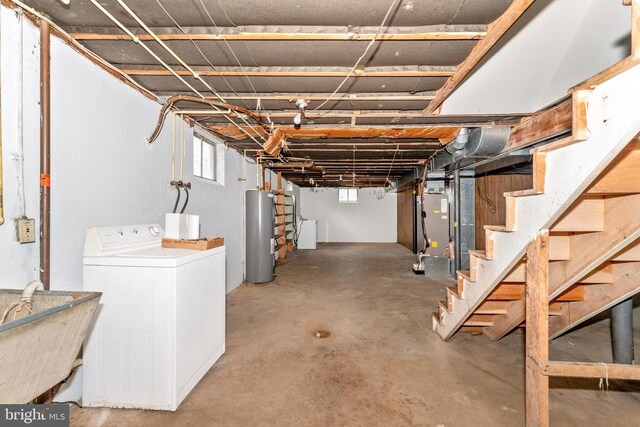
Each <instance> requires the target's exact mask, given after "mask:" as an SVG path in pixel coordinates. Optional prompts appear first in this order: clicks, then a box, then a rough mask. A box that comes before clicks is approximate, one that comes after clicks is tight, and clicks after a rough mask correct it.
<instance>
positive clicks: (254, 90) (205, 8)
mask: <svg viewBox="0 0 640 427" xmlns="http://www.w3.org/2000/svg"><path fill="white" fill-rule="evenodd" d="M200 4H201V5H202V8H203V9H204V11H205V13H206V14H207V16H208V17H209V20H210V21H211V23H212V24H213V26H214V27H216V29H217V30H219V29H220V28H219V27H218V25H217V24H216V21H214V19H213V17H212V16H211V13H209V9H207V6H205V4H204V2H203V1H202V0H200ZM225 15H226V14H225ZM222 40H223V41H224V43H225V44H226V45H227V48H228V49H229V52H231V55H233V57H234V58H235V60H236V62H237V63H238V66H239V67H240V69H241V70H242V72H243V73H244V76H245V78H246V79H247V82H249V85H250V86H251V89H253V93H255V94H256V95H258V91H257V90H256V88H255V86H254V85H253V82H252V81H251V79H250V78H249V75H248V74H247V72H246V70H245V69H244V66H243V65H242V63H240V60H239V59H238V56H237V55H236V53H235V52H234V51H233V49H232V48H231V45H230V44H229V42H228V41H227V39H225V38H223V39H222Z"/></svg>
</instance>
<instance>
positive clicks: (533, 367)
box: [525, 230, 549, 427]
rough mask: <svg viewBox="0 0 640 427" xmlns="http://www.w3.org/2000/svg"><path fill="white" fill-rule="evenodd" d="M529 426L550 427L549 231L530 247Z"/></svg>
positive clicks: (527, 413) (528, 328) (537, 237)
mask: <svg viewBox="0 0 640 427" xmlns="http://www.w3.org/2000/svg"><path fill="white" fill-rule="evenodd" d="M526 286H527V291H526V314H527V317H526V319H527V320H526V322H527V327H526V363H525V372H526V388H525V390H526V391H525V393H526V399H527V403H526V425H527V426H531V427H534V426H535V427H538V426H543V427H544V426H548V425H549V378H548V377H547V376H545V375H544V374H543V373H542V370H541V368H540V364H541V363H546V362H547V361H548V360H549V323H548V316H549V289H548V288H549V230H542V231H540V232H539V233H538V235H537V236H536V239H535V240H534V241H533V242H531V243H530V244H529V246H528V247H527V266H526Z"/></svg>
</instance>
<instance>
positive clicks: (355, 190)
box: [338, 187, 358, 204]
mask: <svg viewBox="0 0 640 427" xmlns="http://www.w3.org/2000/svg"><path fill="white" fill-rule="evenodd" d="M342 191H346V192H347V199H346V200H341V196H340V194H341V192H342ZM352 191H354V192H355V199H352V198H351V192H352ZM338 203H346V204H348V203H358V189H357V188H355V187H345V188H338Z"/></svg>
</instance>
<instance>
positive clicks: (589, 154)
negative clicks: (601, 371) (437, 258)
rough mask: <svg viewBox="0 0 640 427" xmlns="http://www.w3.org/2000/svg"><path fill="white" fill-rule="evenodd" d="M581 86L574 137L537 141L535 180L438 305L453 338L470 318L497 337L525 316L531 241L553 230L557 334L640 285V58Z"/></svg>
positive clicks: (443, 331)
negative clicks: (639, 277)
mask: <svg viewBox="0 0 640 427" xmlns="http://www.w3.org/2000/svg"><path fill="white" fill-rule="evenodd" d="M597 77H598V81H597V86H590V85H587V86H586V88H584V89H580V90H576V91H574V92H573V94H572V96H573V103H574V109H573V111H574V116H573V131H572V135H571V137H569V138H566V139H563V140H560V141H556V142H554V143H552V144H549V145H546V146H543V147H541V148H539V149H536V150H534V151H533V166H534V176H533V188H532V189H531V190H525V191H517V192H511V193H505V198H506V224H505V225H500V226H485V233H486V242H487V243H486V250H485V251H470V252H469V253H470V270H469V271H459V272H458V273H457V286H454V287H451V288H448V289H447V299H446V300H443V301H440V304H439V307H438V310H437V312H435V313H434V315H433V330H434V331H435V332H437V333H438V334H439V335H440V336H441V337H442V338H443V339H445V340H446V339H449V338H451V336H452V335H453V334H454V333H456V331H458V330H459V329H460V328H463V327H464V328H465V329H469V328H472V329H476V330H481V331H482V332H483V333H484V334H485V335H486V336H487V337H489V338H490V339H492V340H497V339H500V338H501V337H503V336H504V335H506V334H508V333H509V332H511V331H513V330H514V329H516V328H518V327H520V326H523V324H524V320H525V302H524V298H525V263H524V256H525V252H526V248H527V245H528V244H529V243H530V242H531V241H533V240H534V239H535V237H536V234H537V233H538V232H539V231H540V230H544V229H548V230H550V234H549V301H550V305H549V332H550V334H549V336H550V337H551V338H553V337H555V336H557V335H559V334H561V333H563V332H565V331H567V330H569V329H571V328H572V327H574V326H575V325H577V324H579V323H580V322H582V321H584V320H586V319H588V318H589V317H591V316H593V315H595V314H597V313H599V312H601V311H603V310H605V309H606V308H608V307H610V306H612V305H613V304H615V303H617V302H618V301H621V300H623V299H625V298H627V297H629V296H630V295H632V294H634V293H636V292H639V291H640V281H637V280H636V281H635V283H634V280H633V278H634V275H635V274H636V272H638V271H640V243H639V242H638V239H639V238H640V168H639V166H640V143H639V142H638V140H637V139H636V137H637V135H638V134H639V133H640V113H639V112H640V66H639V65H633V66H628V67H625V69H623V70H618V73H617V74H616V75H614V76H612V77H610V78H609V79H608V80H605V81H602V76H597Z"/></svg>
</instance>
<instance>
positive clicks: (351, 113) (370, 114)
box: [179, 109, 424, 120]
mask: <svg viewBox="0 0 640 427" xmlns="http://www.w3.org/2000/svg"><path fill="white" fill-rule="evenodd" d="M179 112H180V113H181V114H184V115H185V116H191V117H207V116H220V111H219V110H180V111H179ZM259 114H260V116H261V117H269V118H271V119H281V118H293V117H295V116H296V115H297V114H298V110H297V109H296V110H290V111H282V110H260V111H259ZM304 117H305V119H307V120H315V119H343V118H351V117H358V118H363V119H386V118H422V117H424V116H423V114H422V111H419V110H324V111H320V112H314V111H308V112H306V113H305V115H304Z"/></svg>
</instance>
